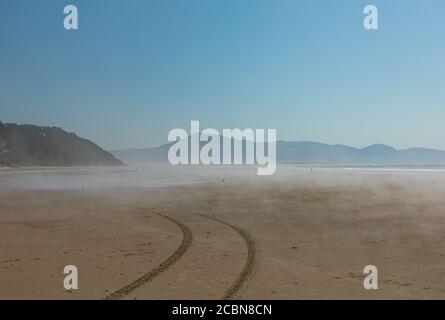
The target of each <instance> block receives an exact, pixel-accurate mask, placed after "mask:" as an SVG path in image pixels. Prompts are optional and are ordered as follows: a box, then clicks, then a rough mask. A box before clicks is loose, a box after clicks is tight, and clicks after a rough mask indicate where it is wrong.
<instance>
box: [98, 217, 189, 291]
mask: <svg viewBox="0 0 445 320" xmlns="http://www.w3.org/2000/svg"><path fill="white" fill-rule="evenodd" d="M133 209H138V210H144V211H145V209H142V208H133ZM151 213H153V214H156V215H158V216H160V217H162V218H164V219H167V220H169V221H171V222H173V223H174V224H176V225H177V226H178V227H179V228H180V229H181V231H182V242H181V245H180V246H179V247H178V248H177V249H176V251H175V252H173V254H172V255H171V256H170V257H168V258H167V260H165V261H164V262H162V263H161V264H160V265H159V266H157V267H156V268H154V269H153V270H151V271H150V272H148V273H146V274H145V275H143V276H142V277H140V278H138V279H136V280H135V281H133V282H132V283H130V284H128V285H126V286H125V287H123V288H121V289H119V290H117V291H115V292H113V293H111V294H110V295H108V296H107V297H105V298H104V299H103V300H118V299H122V298H123V297H125V296H127V295H129V294H130V293H132V292H133V291H135V290H136V289H137V288H139V287H141V286H143V285H144V284H146V283H147V282H150V281H152V280H153V279H154V278H156V277H157V276H159V275H160V274H161V273H163V272H164V271H166V270H167V269H169V268H170V267H172V266H173V265H174V264H176V262H178V261H179V260H180V259H181V257H182V256H183V255H184V253H185V252H186V251H187V250H188V248H189V247H190V245H191V243H192V240H193V233H192V231H191V230H190V229H189V228H188V227H187V226H185V225H184V224H182V223H181V222H179V221H177V220H175V219H173V218H171V217H169V216H165V215H163V214H160V213H155V212H151Z"/></svg>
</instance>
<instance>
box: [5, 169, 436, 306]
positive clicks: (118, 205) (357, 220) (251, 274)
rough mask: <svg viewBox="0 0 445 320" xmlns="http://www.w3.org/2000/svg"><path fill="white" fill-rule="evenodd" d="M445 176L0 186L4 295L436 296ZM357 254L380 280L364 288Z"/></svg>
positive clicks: (325, 173) (335, 174) (301, 175)
mask: <svg viewBox="0 0 445 320" xmlns="http://www.w3.org/2000/svg"><path fill="white" fill-rule="evenodd" d="M444 178H445V173H443V172H404V171H400V172H398V171H387V172H384V171H359V170H328V169H315V170H314V171H310V170H308V169H283V170H281V171H280V173H279V174H277V175H275V176H273V177H256V176H252V175H250V176H248V177H246V176H243V177H240V175H237V174H233V173H232V174H231V173H227V174H218V175H215V176H213V177H210V178H209V179H208V181H207V182H202V183H199V184H193V185H184V186H172V187H164V188H134V189H130V188H125V189H123V188H121V189H118V188H114V189H111V188H108V189H95V190H89V189H85V190H59V191H55V190H51V191H50V190H17V189H9V188H1V189H0V235H1V245H0V299H50V298H51V299H102V298H105V297H109V296H110V295H112V294H113V293H115V295H114V296H113V295H112V296H111V297H114V298H119V299H219V298H235V299H344V298H352V299H427V298H432V299H444V298H445V256H444V255H445V241H444V240H445V213H444V209H443V208H444V203H445V198H444V191H445V179H444ZM223 179H224V181H223ZM215 219H216V220H215ZM70 264H74V265H76V266H77V267H78V269H79V290H77V291H73V292H69V291H65V289H64V288H63V278H64V274H63V268H64V266H65V265H70ZM366 265H375V266H377V267H378V270H379V289H378V290H372V291H368V290H365V289H364V288H363V279H364V275H363V268H364V266H366ZM122 288H123V289H124V290H121V291H118V290H119V289H122Z"/></svg>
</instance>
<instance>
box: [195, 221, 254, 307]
mask: <svg viewBox="0 0 445 320" xmlns="http://www.w3.org/2000/svg"><path fill="white" fill-rule="evenodd" d="M198 215H200V216H201V217H204V218H207V219H210V220H214V221H216V222H219V223H221V224H223V225H225V226H227V227H229V228H231V229H233V230H234V231H236V232H237V233H238V234H239V235H240V236H241V238H243V240H244V242H245V243H246V246H247V259H246V262H245V264H244V267H243V270H242V271H241V273H240V274H239V275H238V277H237V279H236V280H235V281H234V282H233V283H232V285H231V286H230V287H229V289H227V291H226V292H225V294H224V295H223V296H222V299H223V300H233V299H235V298H236V296H238V295H239V293H240V291H241V289H242V288H243V286H245V284H246V283H247V282H248V281H249V280H250V279H251V277H252V275H253V274H254V272H255V268H256V265H257V263H258V252H257V246H256V243H255V241H254V240H253V239H252V238H251V237H250V235H249V234H248V233H247V232H245V231H244V230H242V229H240V228H238V227H235V226H233V225H231V224H229V223H227V222H224V221H222V220H219V219H217V218H214V217H210V216H207V215H204V214H198Z"/></svg>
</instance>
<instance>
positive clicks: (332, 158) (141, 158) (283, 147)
mask: <svg viewBox="0 0 445 320" xmlns="http://www.w3.org/2000/svg"><path fill="white" fill-rule="evenodd" d="M171 145H172V143H170V144H164V145H161V146H159V147H155V148H148V149H125V150H115V151H112V153H113V154H114V155H115V156H116V157H118V158H119V159H121V160H122V161H124V162H125V163H127V164H138V165H141V164H151V163H157V164H162V163H168V158H167V155H168V150H169V148H170V146H171ZM277 163H279V164H297V165H445V151H442V150H434V149H427V148H410V149H404V150H399V149H395V148H393V147H391V146H388V145H384V144H374V145H371V146H368V147H365V148H362V149H359V148H354V147H350V146H346V145H340V144H338V145H329V144H324V143H318V142H312V141H277Z"/></svg>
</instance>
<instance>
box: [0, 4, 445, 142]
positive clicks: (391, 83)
mask: <svg viewBox="0 0 445 320" xmlns="http://www.w3.org/2000/svg"><path fill="white" fill-rule="evenodd" d="M67 4H75V5H77V6H78V9H79V27H80V29H79V30H77V31H67V30H65V29H64V28H63V18H64V15H63V7H64V6H65V5H67ZM366 4H374V5H376V6H377V7H378V8H379V27H380V29H379V30H377V31H366V30H365V29H364V28H363V25H362V23H363V18H364V15H363V8H364V6H365V5H366ZM444 21H445V1H443V0H391V1H388V0H381V1H380V0H368V1H359V0H335V1H329V0H307V1H302V0H279V1H278V0H218V1H216V0H199V1H198V0H156V1H154V0H126V1H123V0H119V1H118V0H85V1H80V0H69V1H61V0H41V1H29V0H0V121H3V122H18V123H33V124H39V125H54V126H61V127H63V128H64V129H66V130H68V131H75V132H76V133H77V134H78V135H80V136H83V137H87V138H89V139H91V140H93V141H95V142H97V143H98V144H99V145H101V146H102V147H104V148H106V149H116V148H126V147H148V146H154V145H158V144H162V143H165V142H167V134H168V132H169V130H170V129H173V128H178V127H179V128H189V126H190V121H191V120H200V122H201V126H202V127H213V128H216V129H222V128H235V127H240V128H254V129H255V128H276V129H277V134H278V138H279V139H284V140H314V141H319V142H326V143H342V144H348V145H352V146H357V147H363V146H366V145H368V144H373V143H387V144H391V145H393V146H395V147H411V146H426V147H434V148H441V149H445V88H444V87H445V62H444V57H445V23H444ZM188 130H189V129H188Z"/></svg>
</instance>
